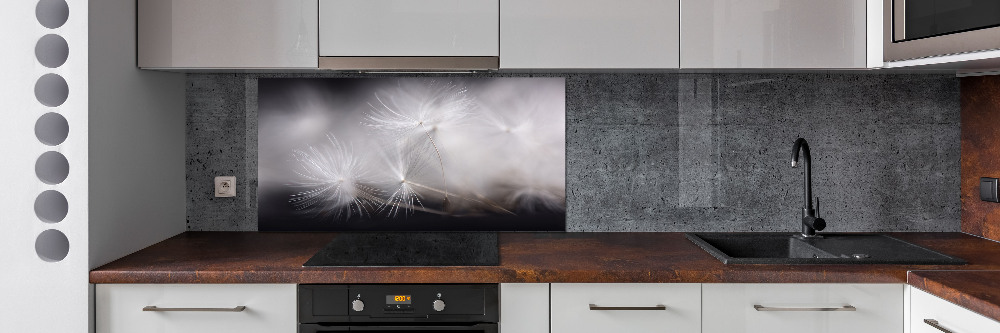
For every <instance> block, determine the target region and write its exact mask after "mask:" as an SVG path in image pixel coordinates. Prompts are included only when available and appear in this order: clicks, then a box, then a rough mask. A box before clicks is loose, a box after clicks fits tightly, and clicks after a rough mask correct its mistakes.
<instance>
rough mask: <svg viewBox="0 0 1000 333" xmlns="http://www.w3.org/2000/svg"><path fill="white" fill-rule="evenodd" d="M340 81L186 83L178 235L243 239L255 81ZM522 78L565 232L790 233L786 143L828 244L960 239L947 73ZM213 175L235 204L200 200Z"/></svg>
mask: <svg viewBox="0 0 1000 333" xmlns="http://www.w3.org/2000/svg"><path fill="white" fill-rule="evenodd" d="M476 75H477V76H498V77H500V76H527V75H526V74H476ZM351 76H358V75H356V74H355V75H351V74H189V75H188V77H187V119H188V125H187V156H188V166H187V189H188V196H187V200H188V203H187V218H188V221H187V222H188V229H189V230H257V221H256V195H255V194H256V192H255V191H256V190H255V189H256V180H255V178H256V175H257V169H256V163H257V155H256V149H257V142H256V140H257V128H256V119H257V116H256V105H257V101H256V96H257V85H256V83H257V78H259V77H351ZM535 76H562V77H565V78H566V117H567V124H566V126H567V129H566V154H567V161H566V162H567V166H566V174H567V179H566V182H567V184H566V192H567V193H566V194H567V210H568V211H567V221H566V230H567V231H796V230H799V219H800V216H801V207H802V201H803V194H802V182H803V180H802V169H793V168H791V147H792V142H794V141H795V139H796V138H798V137H803V138H806V139H807V140H809V144H810V146H811V148H812V158H813V160H812V162H813V165H812V170H813V194H814V195H815V196H818V197H819V198H820V202H821V204H820V214H821V216H822V217H823V218H825V219H826V220H827V223H828V225H829V227H828V228H827V230H826V231H832V232H838V231H839V232H848V231H958V230H959V228H960V221H959V218H960V205H961V204H960V200H959V197H960V193H959V181H960V180H959V163H960V151H959V148H960V138H959V130H960V129H959V128H960V124H959V114H960V106H959V80H958V79H957V78H955V77H953V76H948V75H910V74H891V75H890V74H868V73H809V74H686V73H685V74H676V73H644V74H618V73H616V74H543V75H535ZM368 77H370V76H368ZM222 175H235V176H236V177H237V194H238V195H237V197H236V198H214V197H213V191H212V186H213V183H212V179H213V178H214V177H215V176H222Z"/></svg>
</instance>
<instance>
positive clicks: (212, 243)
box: [90, 232, 1000, 283]
mask: <svg viewBox="0 0 1000 333" xmlns="http://www.w3.org/2000/svg"><path fill="white" fill-rule="evenodd" d="M334 235H335V234H334V233H259V232H186V233H183V234H180V235H177V236H175V237H172V238H170V239H167V240H165V241H163V242H160V243H157V244H155V245H153V246H150V247H148V248H146V249H143V250H141V251H138V252H136V253H134V254H132V255H129V256H126V257H124V258H121V259H119V260H116V261H114V262H111V263H109V264H107V265H104V266H102V267H100V268H97V269H95V270H94V271H92V272H90V282H91V283H504V282H674V283H680V282H688V283H727V282H732V283H738V282H744V283H752V282H756V283H825V282H836V283H905V282H906V281H907V271H910V270H978V271H982V270H1000V244H998V243H996V242H993V241H989V240H985V239H982V238H977V237H974V236H970V235H967V234H962V233H893V234H891V235H892V236H894V237H897V238H899V239H902V240H905V241H909V242H911V243H914V244H918V245H921V246H925V247H927V248H930V249H932V250H936V251H939V252H942V253H945V254H948V255H952V256H956V257H960V258H963V259H965V260H967V261H968V262H969V264H968V265H962V266H927V265H795V266H792V265H728V266H727V265H724V264H722V262H720V261H719V260H717V259H715V258H714V257H712V256H711V255H709V254H708V253H707V252H705V251H703V250H701V249H700V248H698V247H697V246H695V245H694V244H693V243H691V242H690V241H688V240H687V239H685V238H684V234H683V233H501V234H500V237H499V241H500V265H499V266H465V267H302V263H304V262H306V260H308V259H309V258H310V257H311V256H312V255H313V254H314V253H316V251H319V249H321V248H322V247H323V246H324V245H325V244H326V243H327V242H329V241H330V240H331V239H332V238H333V237H334Z"/></svg>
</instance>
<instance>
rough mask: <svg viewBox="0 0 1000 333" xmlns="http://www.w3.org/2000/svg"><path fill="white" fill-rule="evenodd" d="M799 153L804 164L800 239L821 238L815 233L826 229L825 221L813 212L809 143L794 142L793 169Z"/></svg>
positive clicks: (801, 139)
mask: <svg viewBox="0 0 1000 333" xmlns="http://www.w3.org/2000/svg"><path fill="white" fill-rule="evenodd" d="M799 151H802V163H803V164H805V171H804V172H803V176H802V180H803V182H804V184H803V189H802V191H803V197H804V198H805V202H804V203H803V205H802V237H806V238H815V237H821V236H819V235H816V231H818V230H823V229H824V228H826V220H824V219H822V218H820V217H818V216H816V211H815V210H813V205H812V167H811V166H810V165H809V164H810V163H811V162H812V157H811V156H810V155H809V143H807V142H806V139H803V138H798V139H797V140H795V145H793V146H792V167H793V168H795V167H798V165H799ZM816 207H817V208H819V198H816Z"/></svg>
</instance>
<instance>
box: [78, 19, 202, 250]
mask: <svg viewBox="0 0 1000 333" xmlns="http://www.w3.org/2000/svg"><path fill="white" fill-rule="evenodd" d="M90 13H91V16H90V73H91V75H90V77H89V83H90V106H89V108H90V262H89V265H90V267H91V268H96V267H98V266H100V265H103V264H106V263H108V262H110V261H112V260H115V259H118V258H120V257H122V256H125V255H128V254H130V253H132V252H135V251H137V250H140V249H142V248H144V247H146V246H149V245H151V244H154V243H156V242H159V241H161V240H163V239H166V238H168V237H171V236H174V235H176V234H179V233H181V232H183V231H184V229H185V227H186V222H185V219H186V212H185V199H184V197H185V181H184V163H185V159H184V136H185V135H184V130H185V122H184V121H185V120H184V75H183V74H179V73H167V72H154V71H146V70H139V69H137V67H136V54H135V50H136V49H135V47H136V44H135V43H136V40H135V29H134V27H135V1H134V0H90Z"/></svg>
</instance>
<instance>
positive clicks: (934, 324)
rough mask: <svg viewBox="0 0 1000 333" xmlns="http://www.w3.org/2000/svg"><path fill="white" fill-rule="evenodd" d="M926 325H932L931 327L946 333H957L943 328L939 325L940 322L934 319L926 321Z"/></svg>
mask: <svg viewBox="0 0 1000 333" xmlns="http://www.w3.org/2000/svg"><path fill="white" fill-rule="evenodd" d="M924 323H925V324H927V325H931V327H933V328H936V329H938V330H939V331H941V332H944V333H955V332H952V331H951V330H949V329H947V328H944V327H942V326H941V324H940V323H938V321H937V320H934V319H924Z"/></svg>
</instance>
